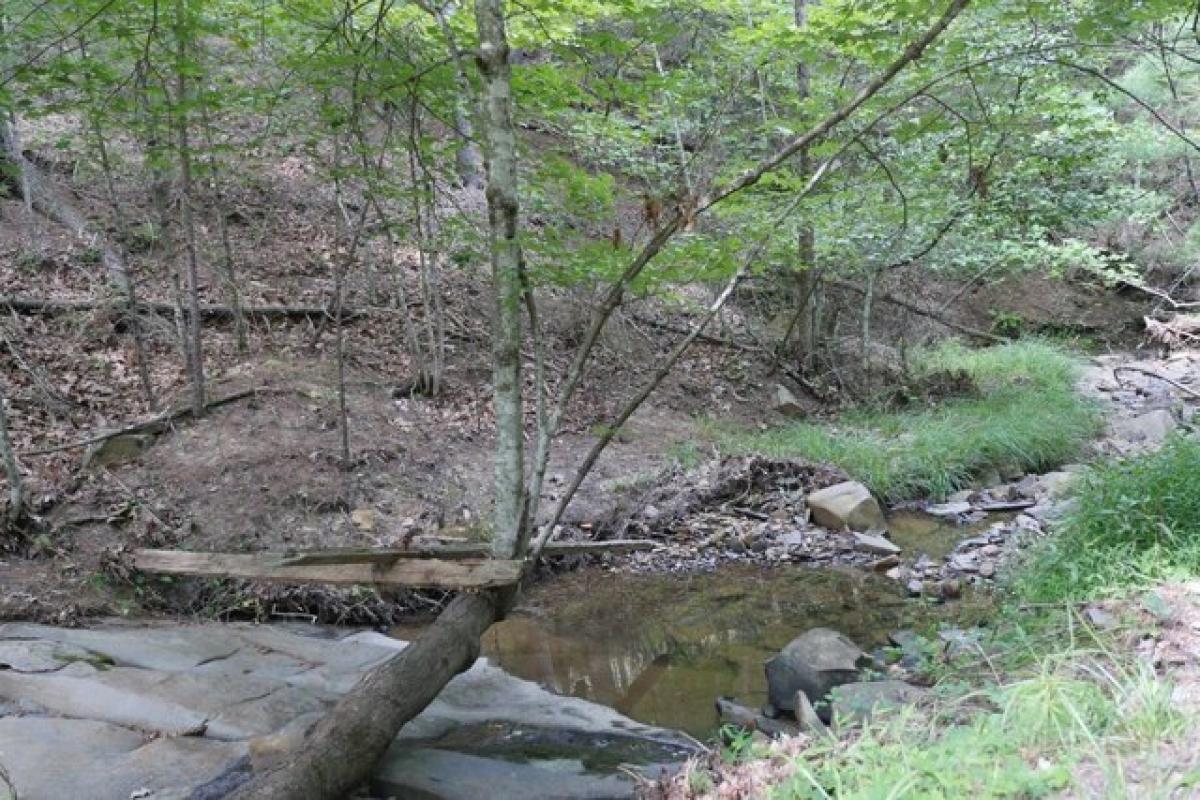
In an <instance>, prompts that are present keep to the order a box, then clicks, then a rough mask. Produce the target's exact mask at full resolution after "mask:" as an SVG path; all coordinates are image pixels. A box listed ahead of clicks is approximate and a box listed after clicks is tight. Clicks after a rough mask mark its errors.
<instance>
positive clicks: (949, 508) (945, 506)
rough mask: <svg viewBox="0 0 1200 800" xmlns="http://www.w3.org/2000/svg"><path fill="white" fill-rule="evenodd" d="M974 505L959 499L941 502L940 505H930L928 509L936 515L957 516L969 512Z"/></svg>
mask: <svg viewBox="0 0 1200 800" xmlns="http://www.w3.org/2000/svg"><path fill="white" fill-rule="evenodd" d="M971 509H972V505H971V504H970V503H969V502H967V501H966V500H959V501H956V502H950V503H939V504H938V505H934V506H930V507H929V508H928V511H929V513H930V514H933V515H934V516H935V517H957V516H960V515H962V514H967V513H969V512H970V511H971Z"/></svg>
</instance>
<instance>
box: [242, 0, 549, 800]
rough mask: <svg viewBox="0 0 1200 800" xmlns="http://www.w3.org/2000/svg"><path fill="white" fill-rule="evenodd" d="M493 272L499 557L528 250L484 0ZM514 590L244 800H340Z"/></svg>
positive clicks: (513, 447) (371, 680) (472, 614)
mask: <svg viewBox="0 0 1200 800" xmlns="http://www.w3.org/2000/svg"><path fill="white" fill-rule="evenodd" d="M476 18H477V20H478V26H479V40H480V47H479V68H480V71H481V73H482V74H483V79H484V84H485V96H484V112H485V113H484V114H483V115H482V116H483V119H484V122H485V126H486V135H485V141H486V143H487V148H486V151H487V154H488V159H487V169H488V209H489V215H488V216H489V222H490V225H491V245H492V268H493V275H494V283H495V287H494V291H495V294H496V300H497V312H496V330H495V334H494V335H495V341H496V343H495V346H494V358H495V362H496V368H495V381H496V386H495V403H496V411H497V413H496V425H497V440H498V444H497V448H496V452H497V458H496V487H495V493H496V506H495V522H494V533H493V536H494V542H493V552H494V554H495V555H496V556H497V557H499V558H513V557H514V556H515V555H516V554H517V553H519V552H521V551H522V550H523V549H524V547H525V542H526V541H527V539H528V531H526V530H525V529H524V524H523V521H524V514H523V510H524V509H523V506H524V491H523V489H524V477H525V475H524V466H523V461H524V438H523V437H524V419H523V414H522V403H521V359H520V356H521V351H520V342H521V316H520V314H521V284H522V281H521V274H520V267H521V251H520V246H519V244H518V243H517V212H518V205H517V181H516V178H517V173H516V136H515V133H514V130H513V124H512V111H511V105H512V101H511V92H510V88H509V67H508V41H507V34H506V31H505V27H504V12H503V9H502V5H501V0H477V2H476ZM512 597H513V592H511V591H506V590H491V591H487V592H482V593H478V594H467V593H464V594H460V595H459V596H458V597H456V598H455V599H454V600H453V601H452V602H451V603H450V605H448V606H447V607H446V609H445V610H444V611H443V612H442V613H441V614H440V615H439V616H438V619H437V621H436V622H435V623H434V624H433V626H432V627H431V628H429V629H428V630H427V631H425V633H423V634H422V635H421V636H420V637H418V638H417V640H416V641H414V642H413V643H412V644H410V645H409V646H408V647H406V648H405V649H404V650H403V651H402V652H401V653H400V655H398V656H396V657H395V658H392V659H390V660H388V661H387V662H385V663H384V664H383V665H381V666H379V667H377V668H376V669H374V670H372V671H371V672H370V673H368V674H367V675H366V676H365V677H364V678H363V679H362V680H361V681H359V682H358V684H357V685H356V686H355V687H354V688H353V689H351V690H350V692H349V693H348V694H346V695H345V696H344V697H343V698H342V699H341V700H340V701H339V702H338V704H337V706H335V707H334V709H333V711H331V712H330V713H329V714H328V715H326V716H325V717H324V718H322V720H321V721H320V722H319V723H318V724H317V726H316V727H315V728H314V729H313V730H312V731H311V732H310V733H309V734H308V735H307V736H306V737H305V740H304V743H303V744H302V745H301V746H300V747H299V748H298V750H297V751H296V752H294V753H293V754H292V757H291V758H290V759H289V760H288V762H287V763H286V764H285V765H284V766H282V767H280V768H278V769H277V770H275V771H273V772H268V773H263V774H261V775H259V776H257V777H256V778H255V779H254V780H253V781H252V782H250V783H248V784H246V785H244V786H242V787H241V788H240V789H238V790H236V791H235V792H234V793H233V794H232V795H231V797H233V798H237V800H249V799H250V798H253V799H254V800H295V799H296V798H321V799H322V800H324V799H325V798H330V799H331V800H332V798H340V797H345V796H346V795H347V794H348V793H349V792H351V791H352V790H354V789H355V788H356V787H357V786H358V785H359V784H361V782H362V781H363V779H364V778H365V776H367V775H369V774H370V771H371V769H372V768H373V767H374V766H375V764H376V763H378V761H379V759H380V758H382V757H383V754H384V752H385V751H386V750H387V748H388V746H389V745H390V744H391V742H392V740H393V739H394V738H395V737H396V734H397V733H399V731H400V728H401V727H403V726H404V723H406V722H408V721H409V720H410V719H412V718H413V717H415V716H416V715H417V714H419V713H420V712H421V711H422V710H423V709H424V708H425V707H426V706H427V705H429V703H431V702H432V701H433V699H434V698H435V697H437V695H438V693H439V692H441V690H442V688H443V687H444V686H445V685H446V684H447V683H448V682H449V681H450V679H451V678H453V677H454V676H455V675H457V674H458V673H460V672H462V671H463V670H465V669H467V668H468V667H470V666H471V664H472V663H474V661H475V659H476V658H477V657H478V656H479V641H480V639H481V638H482V636H483V634H484V632H485V631H487V629H488V628H489V627H490V626H491V625H492V623H493V622H495V621H496V620H497V619H499V618H500V617H501V616H502V615H503V613H504V610H505V609H506V608H507V607H508V605H509V604H510V603H511V601H512Z"/></svg>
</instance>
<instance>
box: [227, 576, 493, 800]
mask: <svg viewBox="0 0 1200 800" xmlns="http://www.w3.org/2000/svg"><path fill="white" fill-rule="evenodd" d="M498 609H499V599H498V597H497V594H496V593H495V592H484V593H482V594H461V595H459V596H458V597H456V598H455V599H454V600H453V601H452V602H451V603H450V605H448V606H446V609H445V610H444V611H443V612H442V613H441V614H440V615H439V616H438V618H437V621H436V622H434V624H433V626H432V627H431V628H429V629H428V630H426V631H425V632H424V633H422V634H421V636H419V637H418V638H417V639H416V641H414V642H413V643H412V644H410V645H408V647H406V648H404V650H403V651H401V652H400V654H399V655H398V656H396V657H395V658H392V659H389V660H388V661H386V662H384V664H383V665H382V666H380V667H377V668H376V669H374V670H372V671H371V672H369V673H367V675H365V676H364V677H363V679H362V680H361V681H359V682H358V684H357V685H356V686H355V687H354V688H353V689H351V690H350V692H349V693H348V694H346V695H345V696H344V697H343V698H342V699H341V701H340V702H338V704H337V705H336V706H335V707H334V709H333V710H332V711H331V712H329V714H327V715H325V717H323V718H322V719H321V721H320V722H318V723H317V725H316V727H314V728H313V729H312V730H311V731H310V732H309V734H308V736H307V737H305V740H304V744H303V745H302V746H301V747H300V748H299V749H298V750H297V751H296V752H294V753H292V754H291V757H290V759H289V760H288V762H287V763H286V764H285V765H283V766H282V767H280V768H279V769H277V770H276V771H274V772H267V773H263V774H261V775H259V776H257V777H256V778H255V779H254V780H253V781H252V782H251V783H248V784H245V785H243V786H242V787H240V788H239V789H237V790H235V791H234V792H233V793H232V794H230V795H229V796H228V797H229V800H301V799H302V798H341V797H346V796H348V795H349V793H350V792H352V791H353V790H354V789H355V788H357V787H358V786H359V784H361V783H362V781H363V777H364V776H366V775H369V774H370V773H371V770H372V769H373V768H374V766H375V764H376V763H377V762H378V761H379V759H380V758H381V757H382V756H383V754H384V752H385V751H386V750H387V748H388V745H390V744H391V743H392V740H393V739H395V738H396V734H397V733H398V732H399V730H400V728H401V727H403V725H404V723H405V722H408V721H409V720H410V719H412V718H413V717H415V716H416V715H417V714H419V713H420V712H421V711H422V710H423V709H424V708H425V706H427V705H429V704H430V703H431V702H433V699H434V698H435V697H437V696H438V693H439V692H441V690H442V687H443V686H445V685H446V684H447V683H448V682H449V681H450V679H451V678H453V677H454V676H455V675H457V674H458V673H460V672H462V671H463V670H465V669H467V668H469V667H470V666H471V665H472V664H473V663H475V659H476V658H478V657H479V641H480V639H481V638H482V637H483V634H484V632H485V631H487V629H488V628H489V627H490V626H491V624H492V623H493V622H494V621H495V620H496V618H497V616H498Z"/></svg>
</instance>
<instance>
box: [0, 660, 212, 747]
mask: <svg viewBox="0 0 1200 800" xmlns="http://www.w3.org/2000/svg"><path fill="white" fill-rule="evenodd" d="M0 697H4V698H7V699H9V700H14V701H17V702H18V703H19V704H21V706H22V707H25V708H27V709H29V710H31V711H42V710H45V711H49V712H52V713H54V714H57V715H59V716H63V717H73V718H78V719H91V720H97V721H101V722H111V723H113V724H116V725H123V726H125V727H129V728H136V729H138V730H142V731H146V732H147V733H153V734H158V735H163V736H186V735H189V734H197V733H203V732H204V728H205V725H206V723H207V721H208V719H207V717H205V715H204V714H201V713H198V712H196V711H193V710H191V709H189V708H187V707H185V706H182V705H179V704H178V703H174V702H170V701H164V700H159V699H156V698H153V697H145V696H143V695H141V694H140V693H138V692H136V691H129V690H125V689H119V688H114V687H111V686H107V685H105V684H104V683H102V682H101V681H99V680H96V679H89V678H72V677H66V676H63V675H22V674H20V673H14V672H0Z"/></svg>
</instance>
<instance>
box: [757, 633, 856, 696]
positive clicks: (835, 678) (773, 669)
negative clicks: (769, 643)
mask: <svg viewBox="0 0 1200 800" xmlns="http://www.w3.org/2000/svg"><path fill="white" fill-rule="evenodd" d="M870 663H871V659H870V657H869V656H868V655H867V654H866V653H864V652H863V651H862V650H861V649H860V648H859V647H858V645H856V644H855V643H854V642H852V641H850V640H849V639H847V638H846V637H845V636H843V635H842V634H840V633H838V632H837V631H834V630H830V629H829V628H813V629H812V630H808V631H805V632H804V633H802V634H800V635H799V636H797V637H796V638H795V639H793V640H792V641H791V642H789V643H788V645H787V646H786V647H784V648H783V650H781V651H780V652H779V654H778V655H776V656H775V657H773V658H772V659H770V660H769V661H767V663H766V673H767V695H768V697H769V698H770V701H771V704H772V705H774V706H775V707H776V708H781V709H783V710H785V711H795V701H796V692H804V694H806V695H807V696H808V698H809V699H810V700H812V701H813V702H817V701H820V700H822V699H824V698H825V696H826V695H827V694H829V691H830V690H831V689H833V688H834V687H835V686H840V685H841V684H843V683H850V682H852V681H856V680H858V678H859V670H861V669H862V668H863V667H866V666H867V665H869V664H870Z"/></svg>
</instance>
